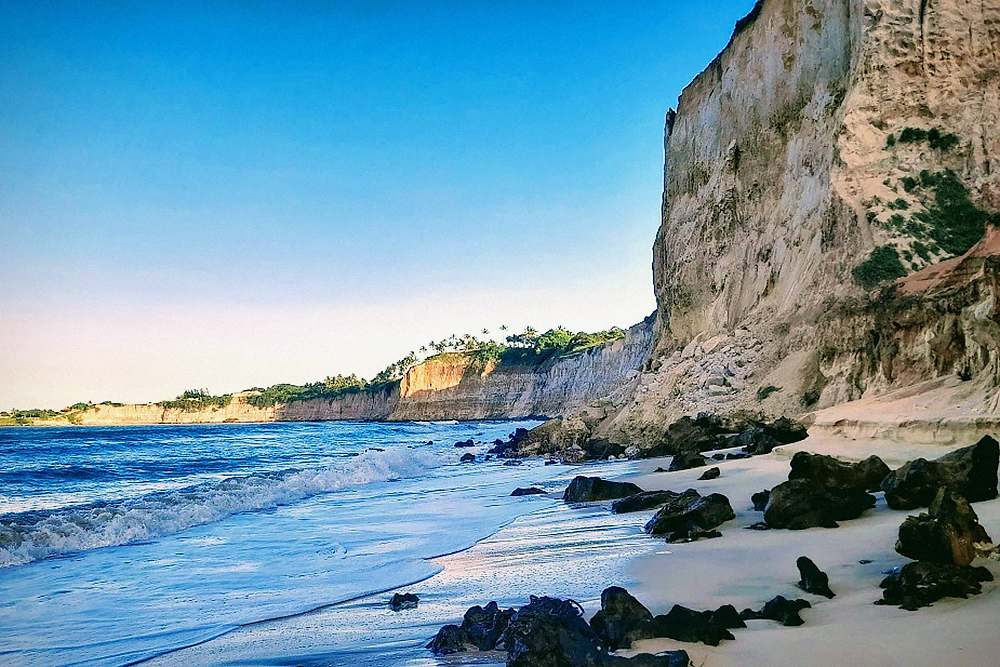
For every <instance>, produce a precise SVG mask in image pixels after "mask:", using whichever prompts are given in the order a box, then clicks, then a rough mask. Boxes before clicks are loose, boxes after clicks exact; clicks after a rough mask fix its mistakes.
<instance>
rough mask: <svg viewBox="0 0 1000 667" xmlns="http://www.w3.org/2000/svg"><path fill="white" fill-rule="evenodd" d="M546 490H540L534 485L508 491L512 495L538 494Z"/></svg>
mask: <svg viewBox="0 0 1000 667" xmlns="http://www.w3.org/2000/svg"><path fill="white" fill-rule="evenodd" d="M545 493H546V492H545V491H542V490H541V489H539V488H538V487H536V486H529V487H528V488H526V489H525V488H522V487H518V488H516V489H514V490H513V491H511V492H510V495H512V496H538V495H544V494H545Z"/></svg>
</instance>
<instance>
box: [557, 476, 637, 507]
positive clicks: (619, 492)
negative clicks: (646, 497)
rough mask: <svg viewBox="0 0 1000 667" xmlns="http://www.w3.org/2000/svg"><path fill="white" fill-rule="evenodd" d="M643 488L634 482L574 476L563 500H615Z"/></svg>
mask: <svg viewBox="0 0 1000 667" xmlns="http://www.w3.org/2000/svg"><path fill="white" fill-rule="evenodd" d="M636 493H642V489H640V488H639V487H638V486H636V485H635V484H633V483H632V482H611V481H608V480H606V479H601V478H600V477H583V476H582V475H581V476H578V477H574V478H573V481H572V482H570V484H569V487H568V488H567V489H566V491H565V493H563V500H565V501H566V502H570V503H586V502H591V501H593V500H614V499H616V498H625V497H626V496H631V495H633V494H636Z"/></svg>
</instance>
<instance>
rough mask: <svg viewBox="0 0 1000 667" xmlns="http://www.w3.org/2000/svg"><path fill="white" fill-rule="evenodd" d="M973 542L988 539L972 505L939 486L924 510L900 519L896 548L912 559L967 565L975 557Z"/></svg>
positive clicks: (988, 540) (987, 540)
mask: <svg viewBox="0 0 1000 667" xmlns="http://www.w3.org/2000/svg"><path fill="white" fill-rule="evenodd" d="M977 542H980V543H983V542H987V543H988V542H990V536H989V535H987V534H986V529H984V528H983V527H982V526H981V525H980V524H979V518H978V517H977V516H976V513H975V511H974V510H973V509H972V506H971V505H969V503H968V502H966V500H965V498H963V497H962V496H960V495H958V494H957V493H954V492H952V491H948V490H947V489H945V488H944V487H941V488H940V489H939V490H938V494H937V497H935V498H934V501H933V502H932V503H931V507H930V510H929V511H928V513H926V514H921V515H920V516H911V517H908V518H907V519H906V520H905V521H903V524H902V525H901V526H900V527H899V539H898V540H896V551H897V552H898V553H900V554H902V555H903V556H906V557H907V558H912V559H913V560H919V561H928V562H931V563H946V564H950V565H968V564H970V563H971V562H972V561H973V559H974V558H975V557H976V548H975V544H976V543H977Z"/></svg>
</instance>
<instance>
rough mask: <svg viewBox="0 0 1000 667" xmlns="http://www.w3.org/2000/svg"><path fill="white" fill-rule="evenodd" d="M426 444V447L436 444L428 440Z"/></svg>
mask: <svg viewBox="0 0 1000 667" xmlns="http://www.w3.org/2000/svg"><path fill="white" fill-rule="evenodd" d="M424 444H425V445H433V444H434V441H433V440H428V441H427V442H425V443H424Z"/></svg>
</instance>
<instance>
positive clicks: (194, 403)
mask: <svg viewBox="0 0 1000 667" xmlns="http://www.w3.org/2000/svg"><path fill="white" fill-rule="evenodd" d="M232 400H233V395H232V394H224V395H222V396H212V395H211V394H210V393H209V391H208V390H207V389H188V390H186V391H185V392H184V393H183V394H181V395H180V396H178V397H177V398H176V399H174V400H172V401H160V402H159V403H158V405H160V406H162V407H164V408H166V409H167V410H183V411H184V412H197V411H199V410H205V409H206V408H211V407H220V408H224V407H226V406H227V405H229V402H230V401H232ZM101 405H117V406H121V403H117V404H115V403H111V402H110V401H106V402H105V403H102V404H101Z"/></svg>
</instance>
